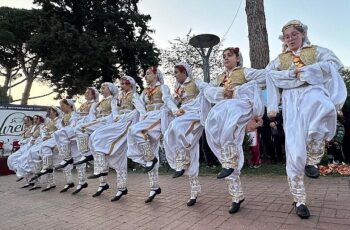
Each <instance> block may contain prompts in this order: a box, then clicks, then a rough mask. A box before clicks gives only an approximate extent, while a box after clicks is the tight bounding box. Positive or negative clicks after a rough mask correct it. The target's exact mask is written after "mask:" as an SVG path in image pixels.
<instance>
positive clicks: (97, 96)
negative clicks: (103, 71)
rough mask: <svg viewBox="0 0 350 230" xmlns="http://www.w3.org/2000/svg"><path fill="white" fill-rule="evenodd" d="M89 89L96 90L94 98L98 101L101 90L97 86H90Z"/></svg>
mask: <svg viewBox="0 0 350 230" xmlns="http://www.w3.org/2000/svg"><path fill="white" fill-rule="evenodd" d="M88 89H91V90H93V91H94V93H95V98H94V101H95V102H98V101H99V100H98V99H99V97H100V92H99V91H98V90H97V89H96V88H95V87H89V88H88Z"/></svg>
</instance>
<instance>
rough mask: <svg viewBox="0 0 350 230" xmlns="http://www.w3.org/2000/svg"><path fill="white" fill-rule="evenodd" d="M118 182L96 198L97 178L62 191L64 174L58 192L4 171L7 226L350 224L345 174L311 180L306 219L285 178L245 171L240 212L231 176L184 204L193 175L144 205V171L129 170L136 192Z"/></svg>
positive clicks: (2, 220)
mask: <svg viewBox="0 0 350 230" xmlns="http://www.w3.org/2000/svg"><path fill="white" fill-rule="evenodd" d="M114 177H115V174H114V173H111V174H110V176H109V182H110V185H111V187H112V188H111V189H109V190H108V191H106V192H105V193H104V194H102V195H101V196H100V197H98V198H92V197H91V195H92V194H93V193H94V191H95V189H96V186H97V181H95V180H93V181H89V183H90V184H89V187H88V188H87V189H86V190H83V191H82V192H81V193H80V194H78V195H76V196H72V195H71V194H70V193H65V194H60V193H59V192H58V191H59V190H60V187H63V184H64V182H63V176H62V173H57V185H58V188H56V189H55V190H53V191H50V192H46V193H42V192H40V190H39V191H33V192H31V191H27V190H26V189H20V188H19V187H20V186H21V185H22V182H18V183H16V182H15V179H16V178H15V176H14V175H11V176H1V177H0V229H11V230H12V229H337V230H340V229H350V180H349V177H348V178H344V177H342V178H341V177H322V178H320V179H317V180H311V179H308V178H307V179H306V185H307V193H308V201H309V208H310V211H311V215H312V216H311V218H310V219H308V220H301V219H299V217H297V216H296V215H295V212H294V209H293V208H292V205H291V198H290V195H289V191H288V187H287V181H286V178H285V177H264V176H243V177H242V184H243V186H244V191H245V196H246V201H245V202H244V203H243V204H242V206H241V211H240V212H239V213H237V214H235V215H230V214H229V213H228V211H227V210H228V208H229V205H230V198H229V196H228V195H227V191H226V185H225V182H224V181H222V180H217V179H215V178H214V177H201V178H200V181H201V183H202V195H201V196H200V198H199V199H198V203H197V204H196V205H195V206H194V207H191V208H189V207H187V206H186V205H185V203H186V201H187V199H188V194H189V186H188V181H187V178H186V177H183V178H177V179H172V178H171V177H170V176H168V175H163V176H161V177H160V183H161V187H162V194H161V195H159V196H157V198H156V199H155V200H154V201H153V202H152V203H151V204H145V203H144V199H145V198H146V197H147V196H148V181H147V176H146V175H145V174H130V175H129V183H128V189H129V194H128V195H127V196H126V197H123V198H122V199H121V200H120V201H117V202H113V203H112V202H110V199H111V198H112V197H113V195H114V192H115V184H114V182H113V178H114Z"/></svg>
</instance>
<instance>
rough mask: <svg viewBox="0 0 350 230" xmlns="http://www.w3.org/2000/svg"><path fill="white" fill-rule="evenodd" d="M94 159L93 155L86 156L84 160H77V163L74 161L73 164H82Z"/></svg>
mask: <svg viewBox="0 0 350 230" xmlns="http://www.w3.org/2000/svg"><path fill="white" fill-rule="evenodd" d="M93 159H94V157H93V156H92V155H89V156H86V157H85V158H84V159H83V160H80V161H77V162H75V163H73V165H81V164H84V163H87V162H89V161H92V160H93Z"/></svg>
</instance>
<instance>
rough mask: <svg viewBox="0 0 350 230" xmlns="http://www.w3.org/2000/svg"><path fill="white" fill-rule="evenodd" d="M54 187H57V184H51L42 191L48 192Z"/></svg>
mask: <svg viewBox="0 0 350 230" xmlns="http://www.w3.org/2000/svg"><path fill="white" fill-rule="evenodd" d="M53 188H56V185H53V186H50V187H47V188H44V189H43V190H41V191H42V192H46V191H49V190H51V189H53Z"/></svg>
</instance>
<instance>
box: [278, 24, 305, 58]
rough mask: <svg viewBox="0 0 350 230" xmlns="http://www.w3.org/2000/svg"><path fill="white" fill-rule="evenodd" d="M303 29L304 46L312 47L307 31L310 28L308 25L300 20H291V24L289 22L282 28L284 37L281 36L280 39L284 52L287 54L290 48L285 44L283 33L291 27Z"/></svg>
mask: <svg viewBox="0 0 350 230" xmlns="http://www.w3.org/2000/svg"><path fill="white" fill-rule="evenodd" d="M296 26H297V27H301V28H303V30H304V41H303V46H307V45H310V44H311V42H310V40H309V38H308V36H307V30H308V27H307V25H305V24H303V23H302V22H301V21H299V20H295V19H294V20H291V21H289V22H287V23H286V24H285V25H284V26H283V27H282V35H280V36H279V37H278V38H279V39H280V40H281V41H282V42H283V44H282V52H285V51H286V50H287V48H288V46H287V44H286V43H285V41H284V39H283V32H284V31H285V30H286V29H287V28H289V27H296Z"/></svg>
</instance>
